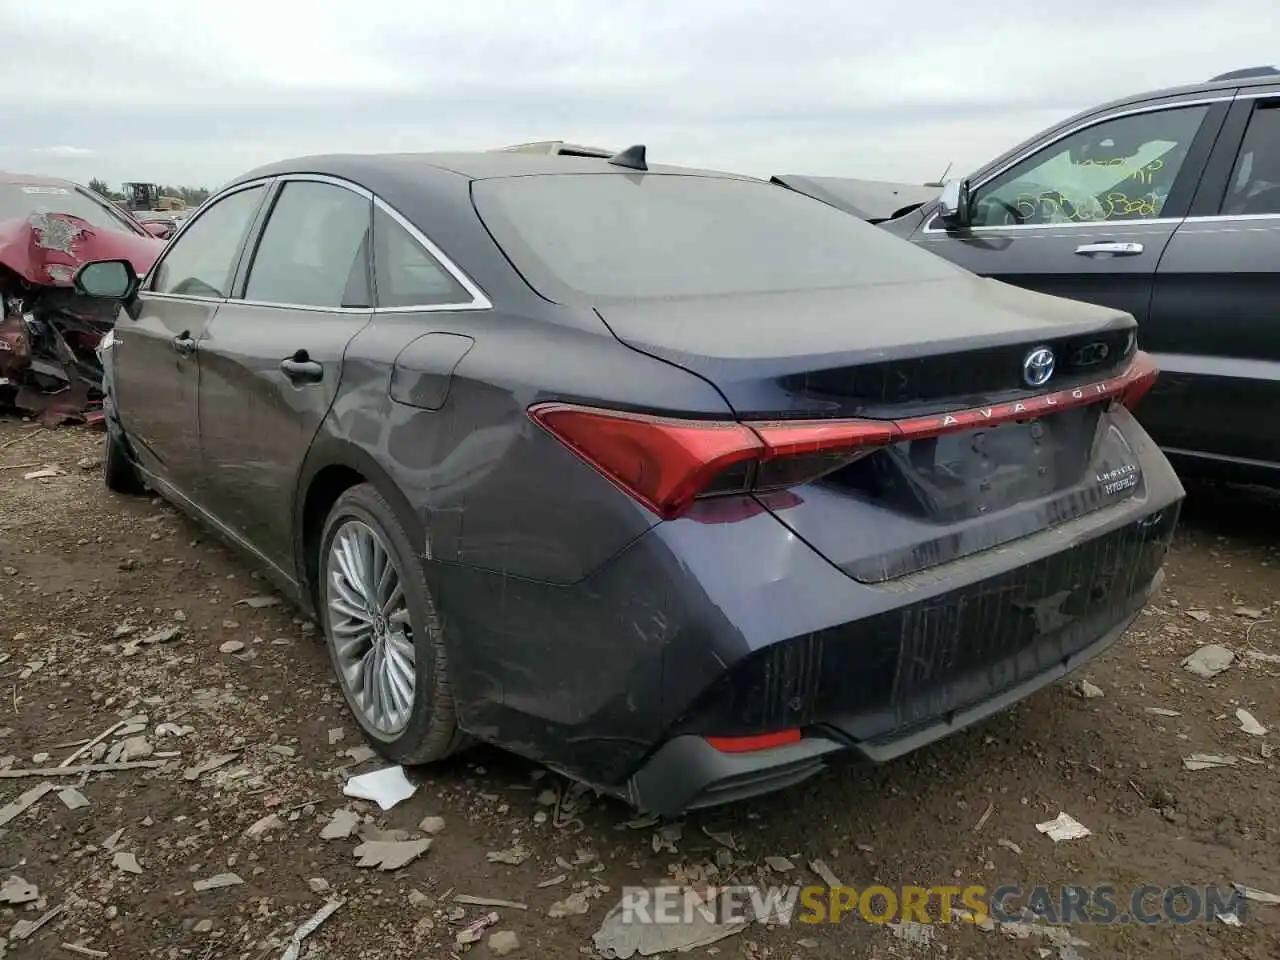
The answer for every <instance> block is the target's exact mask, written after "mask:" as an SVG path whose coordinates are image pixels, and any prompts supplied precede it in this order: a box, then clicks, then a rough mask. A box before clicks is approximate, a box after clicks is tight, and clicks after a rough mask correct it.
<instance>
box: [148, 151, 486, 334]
mask: <svg viewBox="0 0 1280 960" xmlns="http://www.w3.org/2000/svg"><path fill="white" fill-rule="evenodd" d="M291 181H305V182H311V183H327V184H330V185H332V186H335V187H341V188H343V189H345V190H350V191H352V192H353V193H355V194H358V195H359V196H361V197H364V198H366V199H368V200H370V201H371V202H372V203H373V205H374V206H375V207H377V208H378V209H380V210H381V211H382V212H383V213H385V214H386V215H387V216H389V217H390V218H391V219H392V220H394V221H395V222H396V223H397V224H398V225H399V226H400V227H402V228H403V229H404V230H405V231H406V232H407V233H408V234H409V236H410V237H411V238H412V239H413V240H414V242H415V243H417V244H418V245H419V246H420V247H422V248H423V250H424V251H425V252H426V253H427V254H428V255H429V256H431V257H432V258H433V259H434V260H435V261H436V262H437V263H438V264H440V266H442V267H444V269H445V271H446V272H447V273H448V274H449V275H450V276H451V277H453V279H454V280H455V281H457V282H458V284H459V285H460V286H461V287H462V288H463V289H464V290H466V291H467V293H468V294H470V296H471V299H470V300H467V301H463V302H459V303H424V304H411V305H409V306H403V307H318V306H316V305H314V304H307V303H276V302H271V303H268V302H266V301H262V300H247V299H244V298H242V297H241V298H238V297H193V296H183V295H179V294H172V293H160V292H158V291H153V290H148V289H142V290H140V291H139V294H146V295H147V297H148V298H150V297H157V298H162V299H165V300H189V301H192V302H195V303H227V304H243V305H244V306H247V307H256V308H260V309H279V310H305V311H308V312H311V313H340V314H366V315H367V314H379V313H393V314H394V313H445V312H448V313H453V312H457V311H463V310H492V309H493V302H492V301H491V300H490V299H489V297H488V295H487V294H485V292H484V290H482V289H481V288H480V285H479V284H477V283H476V282H475V281H474V280H472V279H471V277H469V276H468V275H467V274H466V272H464V271H463V269H462V268H461V267H459V266H458V265H457V264H456V263H455V262H454V261H453V260H452V259H451V258H450V257H449V256H448V254H446V253H445V252H444V251H443V250H441V249H440V247H438V246H437V245H436V244H435V243H434V242H433V241H432V240H431V238H430V237H428V236H427V235H426V234H425V233H423V232H422V231H421V230H419V229H418V228H417V227H416V226H414V224H413V223H412V222H410V220H409V219H408V218H407V217H406V216H405V215H404V214H402V213H401V212H400V211H399V210H397V209H396V208H395V207H393V206H391V204H389V203H387V202H386V201H385V200H383V199H382V198H381V197H379V196H377V195H376V194H374V193H373V192H372V191H371V190H368V189H366V188H364V187H362V186H360V184H358V183H352V182H351V181H350V180H344V179H342V178H341V177H334V176H330V175H329V174H324V173H280V174H273V175H271V176H265V177H257V178H255V179H253V180H247V181H245V182H244V183H238V184H236V185H235V186H234V187H229V188H227V189H226V190H225V191H223V192H221V193H218V194H217V195H215V196H212V197H210V198H209V199H208V200H207V201H205V203H204V204H201V207H202V208H203V207H205V206H213V204H214V203H216V202H219V201H221V200H222V199H223V198H225V197H229V196H231V195H232V194H235V193H238V192H240V191H242V190H249V189H252V188H253V187H259V186H267V185H269V184H271V183H272V182H280V183H288V182H291ZM200 212H202V211H200ZM197 220H198V217H195V216H193V217H191V218H189V219H188V220H187V222H186V223H184V224H183V225H182V227H181V228H180V229H179V230H178V232H177V233H176V234H174V236H173V238H172V239H171V240H170V241H169V245H170V246H172V245H173V244H175V243H177V242H178V240H179V238H181V236H182V235H183V233H185V232H186V231H187V230H188V229H189V228H190V227H191V224H192V223H195V222H197ZM268 222H270V221H269V220H268ZM167 252H168V251H166V253H167ZM163 259H164V258H163V257H161V258H160V259H158V260H157V261H156V263H155V265H153V266H152V268H151V269H152V271H154V270H155V268H156V267H157V266H159V264H160V262H161V261H162V260H163ZM250 271H252V264H250ZM150 273H151V271H148V275H150Z"/></svg>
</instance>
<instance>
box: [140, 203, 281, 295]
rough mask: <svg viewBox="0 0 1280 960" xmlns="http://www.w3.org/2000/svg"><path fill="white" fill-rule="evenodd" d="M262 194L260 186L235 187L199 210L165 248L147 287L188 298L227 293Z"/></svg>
mask: <svg viewBox="0 0 1280 960" xmlns="http://www.w3.org/2000/svg"><path fill="white" fill-rule="evenodd" d="M262 194H263V188H262V187H250V188H248V189H247V190H239V191H237V192H236V193H233V194H230V195H228V196H226V197H223V198H222V199H221V200H218V201H217V202H216V203H214V204H213V205H212V206H210V207H209V208H208V209H207V210H205V211H203V212H202V213H201V214H200V216H199V217H198V218H197V219H196V220H195V221H193V222H192V224H191V226H190V227H188V228H187V229H186V231H185V232H184V233H183V234H182V236H180V237H178V238H177V239H176V240H174V241H173V243H172V244H170V245H169V248H168V249H167V250H165V253H164V258H163V259H162V260H161V261H160V264H159V266H158V267H157V268H156V270H155V275H154V279H153V280H152V282H151V289H152V290H154V291H155V292H156V293H171V294H175V295H179V296H189V297H225V296H227V290H228V288H229V287H230V286H231V275H232V273H233V272H234V270H235V267H236V259H237V258H238V257H239V255H240V247H241V245H243V243H244V238H245V235H246V234H247V233H248V232H249V226H250V224H252V223H253V218H254V216H255V215H256V214H257V212H258V207H259V205H260V204H261V203H262Z"/></svg>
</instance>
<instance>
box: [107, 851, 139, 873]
mask: <svg viewBox="0 0 1280 960" xmlns="http://www.w3.org/2000/svg"><path fill="white" fill-rule="evenodd" d="M111 863H112V865H113V866H115V868H116V869H117V870H119V871H120V872H122V873H142V867H141V865H139V863H138V858H137V857H136V856H134V855H133V854H132V853H123V852H121V853H116V854H113V855H112V857H111Z"/></svg>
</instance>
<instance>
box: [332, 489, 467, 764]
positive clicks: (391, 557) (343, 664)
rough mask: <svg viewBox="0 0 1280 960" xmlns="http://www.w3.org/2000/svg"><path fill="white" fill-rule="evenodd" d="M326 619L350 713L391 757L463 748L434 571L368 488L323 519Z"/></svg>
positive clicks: (422, 759) (421, 757) (407, 758)
mask: <svg viewBox="0 0 1280 960" xmlns="http://www.w3.org/2000/svg"><path fill="white" fill-rule="evenodd" d="M320 543H321V547H320V558H319V560H320V563H319V567H318V568H319V576H320V590H319V599H320V604H319V607H320V609H319V613H320V620H321V622H322V623H323V625H324V632H325V637H326V639H327V640H328V645H329V656H330V658H331V659H332V661H333V667H334V671H335V672H336V673H337V675H338V683H339V685H340V686H341V688H342V695H343V697H344V698H345V699H346V701H347V706H348V707H349V708H350V710H351V712H352V714H353V715H354V716H355V719H356V722H357V723H358V724H359V725H360V729H361V731H362V732H363V733H364V735H365V737H366V738H367V739H368V740H369V741H370V743H372V744H373V745H374V747H375V748H376V749H377V750H378V752H379V753H381V754H382V755H383V756H385V757H386V758H387V759H389V760H392V761H394V762H396V763H402V764H418V763H429V762H431V761H434V760H440V759H443V758H444V757H446V756H448V755H449V754H450V753H453V752H454V751H455V750H457V749H458V748H459V747H460V746H461V745H462V743H463V742H464V737H463V735H462V734H461V732H460V731H459V730H458V726H457V719H456V716H457V715H456V712H455V709H454V703H453V694H452V691H451V689H450V686H449V672H448V665H447V662H446V659H445V649H444V637H443V634H442V631H441V627H440V619H439V616H438V614H437V612H436V607H435V603H434V602H433V600H432V598H431V592H430V590H429V589H428V587H427V578H426V571H425V569H424V568H423V564H422V561H421V560H420V559H419V557H418V556H417V554H416V552H415V551H414V549H413V545H412V543H411V542H410V540H409V537H408V535H407V534H406V533H405V530H404V527H403V526H401V524H400V522H399V521H398V520H397V519H396V516H395V513H394V511H393V510H392V509H391V507H390V506H389V505H388V504H387V502H386V500H384V499H383V497H382V495H381V494H379V493H378V491H377V490H376V489H374V488H373V487H372V486H370V485H369V484H360V485H359V486H355V487H352V488H351V489H350V490H348V491H346V492H345V493H344V494H343V495H342V496H341V497H339V498H338V502H337V503H335V504H334V506H333V509H332V510H331V511H330V513H329V517H328V519H327V520H326V521H325V526H324V534H323V536H322V537H321V541H320Z"/></svg>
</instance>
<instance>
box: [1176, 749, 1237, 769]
mask: <svg viewBox="0 0 1280 960" xmlns="http://www.w3.org/2000/svg"><path fill="white" fill-rule="evenodd" d="M1239 762H1240V758H1239V757H1232V756H1221V755H1219V754H1216V753H1193V754H1192V755H1191V756H1189V757H1185V758H1184V759H1183V761H1182V765H1183V766H1184V767H1186V768H1187V769H1188V770H1210V769H1212V768H1214V767H1234V766H1235V765H1236V764H1237V763H1239Z"/></svg>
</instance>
